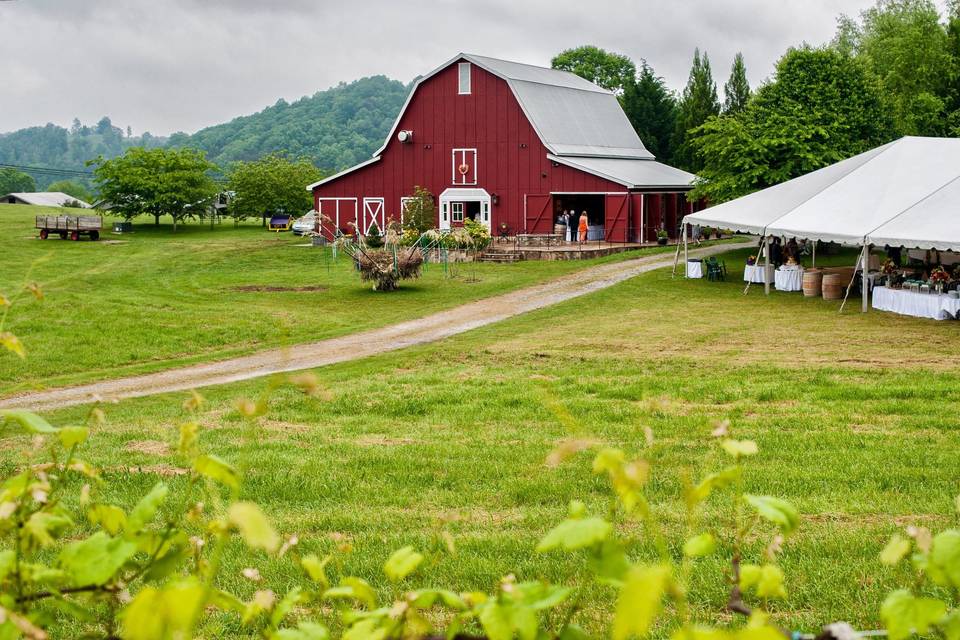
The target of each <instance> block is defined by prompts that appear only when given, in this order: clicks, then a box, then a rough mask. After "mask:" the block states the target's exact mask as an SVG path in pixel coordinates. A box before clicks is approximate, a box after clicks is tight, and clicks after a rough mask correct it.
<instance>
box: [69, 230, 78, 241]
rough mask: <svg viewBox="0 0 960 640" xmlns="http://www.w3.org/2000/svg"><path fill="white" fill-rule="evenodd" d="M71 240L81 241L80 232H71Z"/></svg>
mask: <svg viewBox="0 0 960 640" xmlns="http://www.w3.org/2000/svg"><path fill="white" fill-rule="evenodd" d="M70 239H71V240H79V239H80V232H79V231H71V232H70Z"/></svg>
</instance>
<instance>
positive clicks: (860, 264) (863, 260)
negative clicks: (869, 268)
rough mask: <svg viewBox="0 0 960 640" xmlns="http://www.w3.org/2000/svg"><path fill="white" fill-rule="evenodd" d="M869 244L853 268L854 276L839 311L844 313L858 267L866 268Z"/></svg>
mask: <svg viewBox="0 0 960 640" xmlns="http://www.w3.org/2000/svg"><path fill="white" fill-rule="evenodd" d="M866 252H867V245H863V250H862V251H861V252H860V258H859V259H858V260H857V264H856V265H855V266H854V269H853V277H852V278H850V283H849V284H847V292H846V293H845V294H844V295H843V302H841V303H840V311H839V313H843V308H844V307H845V306H847V298H849V297H850V290H851V289H852V288H853V283H854V281H855V280H856V279H857V267H861V268H863V269H864V270H866V264H867V258H866ZM864 282H866V276H864Z"/></svg>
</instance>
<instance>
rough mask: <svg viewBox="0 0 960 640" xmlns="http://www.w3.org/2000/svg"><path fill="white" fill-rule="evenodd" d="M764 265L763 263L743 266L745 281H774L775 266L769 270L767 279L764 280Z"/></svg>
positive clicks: (760, 282) (761, 282)
mask: <svg viewBox="0 0 960 640" xmlns="http://www.w3.org/2000/svg"><path fill="white" fill-rule="evenodd" d="M763 272H764V265H762V264H748V265H746V266H745V267H744V268H743V281H744V282H755V283H758V284H763V283H764V282H771V283H772V282H773V266H771V267H770V271H769V272H767V274H766V276H767V279H766V280H764V279H763V276H764V273H763Z"/></svg>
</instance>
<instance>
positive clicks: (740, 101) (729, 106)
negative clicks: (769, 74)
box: [723, 52, 750, 113]
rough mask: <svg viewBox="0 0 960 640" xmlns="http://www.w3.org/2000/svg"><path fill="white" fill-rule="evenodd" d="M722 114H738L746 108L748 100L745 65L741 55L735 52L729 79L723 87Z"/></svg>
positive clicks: (748, 85)
mask: <svg viewBox="0 0 960 640" xmlns="http://www.w3.org/2000/svg"><path fill="white" fill-rule="evenodd" d="M723 96H724V101H723V112H724V113H739V112H740V111H743V109H744V108H745V107H746V106H747V100H749V99H750V82H749V81H748V80H747V65H746V64H744V62H743V54H742V53H740V52H737V55H736V56H734V57H733V66H732V67H731V68H730V79H729V80H727V82H726V84H724V85H723Z"/></svg>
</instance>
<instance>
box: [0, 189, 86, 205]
mask: <svg viewBox="0 0 960 640" xmlns="http://www.w3.org/2000/svg"><path fill="white" fill-rule="evenodd" d="M10 197H14V198H16V199H17V200H21V201H23V202H25V203H27V204H32V205H34V206H39V207H62V206H63V205H64V204H66V203H67V202H70V201H76V202H79V203H80V204H81V205H83V208H85V209H89V208H90V205H89V204H88V203H86V202H84V201H83V200H81V199H80V198H74V197H73V196H71V195H67V194H66V193H63V192H61V191H37V192H33V193H8V194H7V195H5V196H3V197H0V200H2V199H5V198H10Z"/></svg>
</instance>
